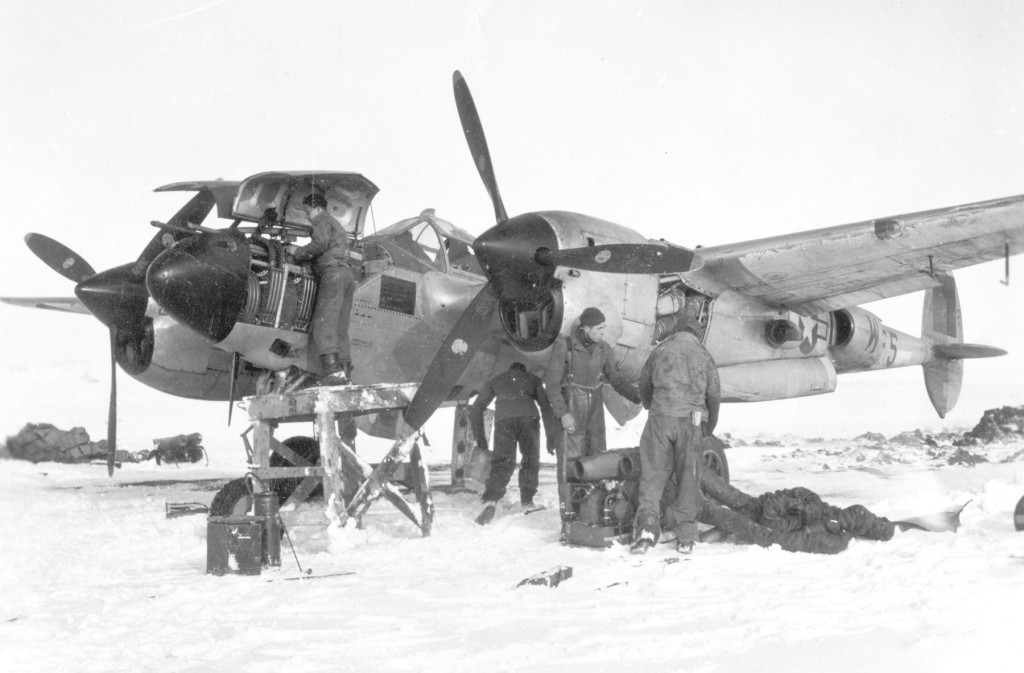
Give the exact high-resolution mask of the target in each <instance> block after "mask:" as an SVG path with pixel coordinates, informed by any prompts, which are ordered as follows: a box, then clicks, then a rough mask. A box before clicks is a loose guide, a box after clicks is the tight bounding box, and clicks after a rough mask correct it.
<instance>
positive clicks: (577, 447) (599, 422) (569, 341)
mask: <svg viewBox="0 0 1024 673" xmlns="http://www.w3.org/2000/svg"><path fill="white" fill-rule="evenodd" d="M606 327H607V324H606V322H605V316H604V313H602V312H601V311H600V309H598V308H595V307H593V306H591V307H589V308H587V309H584V311H583V313H581V314H580V319H579V324H578V326H576V327H575V328H574V329H573V330H572V332H571V333H570V334H569V335H568V336H566V337H564V338H560V339H558V340H557V341H555V344H554V348H553V349H552V351H551V360H550V361H549V362H548V369H547V373H546V374H545V377H544V386H545V387H546V388H547V391H548V400H549V401H550V402H551V409H552V411H553V412H554V414H555V417H556V418H558V419H560V420H561V423H562V428H563V432H562V433H561V435H562V436H561V438H560V441H559V442H558V443H557V445H556V449H557V451H558V454H557V458H558V500H559V506H560V510H561V514H562V522H563V523H565V522H566V521H570V520H572V515H573V512H572V504H571V502H570V499H571V496H572V487H571V485H569V484H568V483H566V464H567V463H568V461H570V460H574V459H576V458H581V457H583V456H593V455H595V454H598V453H601V452H603V451H605V450H606V446H605V436H604V395H603V393H602V390H601V387H602V385H603V384H604V383H605V382H608V383H610V384H611V385H612V387H613V388H615V390H616V391H617V392H618V393H619V394H620V395H622V396H623V397H625V398H626V399H627V400H629V401H631V402H633V403H634V404H638V403H639V402H640V393H639V391H638V390H637V387H636V385H634V384H632V383H630V382H629V381H627V380H626V378H625V377H624V376H623V375H622V373H621V372H620V371H619V369H618V367H617V366H616V365H615V354H614V353H613V352H612V347H611V346H610V345H608V344H607V343H605V341H604V333H605V329H606Z"/></svg>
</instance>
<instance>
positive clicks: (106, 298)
mask: <svg viewBox="0 0 1024 673" xmlns="http://www.w3.org/2000/svg"><path fill="white" fill-rule="evenodd" d="M215 203H216V202H215V199H214V198H213V194H211V193H210V192H209V191H200V192H199V193H198V194H196V195H195V196H194V197H193V198H192V199H190V200H189V202H188V203H186V204H185V205H184V206H183V207H182V208H181V209H179V210H178V212H177V213H175V215H174V216H173V217H172V218H171V220H170V221H169V224H171V223H173V224H174V225H175V226H180V227H183V228H184V227H186V225H187V223H189V222H192V223H198V222H201V221H202V220H203V219H204V218H205V217H206V215H207V214H208V213H209V212H210V209H211V208H212V207H213V206H214V205H215ZM184 235H186V234H181V233H176V232H171V231H160V232H159V233H157V234H156V236H154V237H153V239H152V240H151V241H150V242H149V244H148V245H147V246H146V247H145V248H144V249H143V251H142V253H141V254H140V255H139V257H138V258H137V259H136V260H135V262H132V263H129V264H124V265H121V266H117V267H114V268H112V269H107V270H106V271H101V272H99V273H96V271H95V270H94V269H93V268H92V266H90V264H89V263H88V262H87V261H85V259H84V258H82V257H81V256H80V255H79V254H78V253H76V252H74V251H73V250H71V249H70V248H68V247H67V246H65V245H64V244H62V243H60V242H58V241H55V240H53V239H52V238H49V237H48V236H44V235H42V234H35V233H30V234H26V235H25V244H26V245H27V246H28V248H29V250H31V251H32V252H33V253H35V255H36V257H38V258H39V259H41V260H42V261H43V263H44V264H46V265H47V266H48V267H50V268H51V269H53V270H54V271H56V272H57V273H59V274H60V275H62V276H64V277H65V278H67V279H68V280H70V281H72V282H74V283H76V285H75V296H77V297H78V299H79V300H80V301H81V302H82V303H83V304H84V305H85V307H86V308H87V309H89V312H90V313H92V314H93V315H94V316H96V318H97V319H98V320H99V321H100V322H102V323H103V324H104V325H106V326H107V328H108V329H109V330H110V404H109V409H108V413H107V474H108V475H110V476H113V474H114V467H115V466H116V465H115V464H116V452H117V365H118V363H120V364H121V366H122V367H123V368H124V369H125V370H126V371H129V372H130V373H141V372H142V371H145V369H146V368H147V367H148V366H149V363H150V359H151V358H152V354H153V330H152V321H151V320H150V319H149V318H147V317H146V305H147V304H148V303H149V293H148V292H147V290H146V282H145V281H146V269H147V267H148V266H149V264H150V263H151V262H152V261H153V259H155V258H156V257H157V256H158V255H159V254H160V252H161V251H162V250H164V249H165V248H166V247H168V246H170V245H171V244H172V243H174V242H175V241H176V240H179V239H180V238H182V237H183V236H184Z"/></svg>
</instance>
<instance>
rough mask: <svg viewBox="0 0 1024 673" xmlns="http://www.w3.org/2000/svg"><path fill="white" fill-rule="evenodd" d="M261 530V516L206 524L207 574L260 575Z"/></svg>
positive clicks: (224, 518)
mask: <svg viewBox="0 0 1024 673" xmlns="http://www.w3.org/2000/svg"><path fill="white" fill-rule="evenodd" d="M263 526H264V520H263V517H261V516H211V517H210V518H209V519H208V520H207V524H206V572H207V573H210V574H213V575H226V574H229V573H230V574H238V575H259V574H260V570H261V567H262V561H261V558H260V557H261V555H262V552H263Z"/></svg>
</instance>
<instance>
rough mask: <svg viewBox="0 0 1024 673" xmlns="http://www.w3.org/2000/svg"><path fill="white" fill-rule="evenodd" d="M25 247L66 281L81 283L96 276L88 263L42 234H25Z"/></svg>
mask: <svg viewBox="0 0 1024 673" xmlns="http://www.w3.org/2000/svg"><path fill="white" fill-rule="evenodd" d="M25 245H27V246H28V249H29V250H31V251H32V252H33V253H35V256H36V257H38V258H39V259H41V260H43V263H44V264H46V266H48V267H50V268H51V269H53V270H54V271H56V272H57V273H59V274H60V275H62V276H64V277H65V278H67V279H68V280H70V281H72V282H75V283H81V282H82V281H83V280H85V279H86V278H88V277H89V276H94V275H96V272H95V271H93V268H92V267H91V266H89V262H87V261H85V260H84V259H82V257H81V256H80V255H79V254H78V253H76V252H75V251H74V250H72V249H71V248H69V247H67V246H66V245H64V244H63V243H58V242H57V241H55V240H53V239H52V238H50V237H49V236H43V235H42V234H25Z"/></svg>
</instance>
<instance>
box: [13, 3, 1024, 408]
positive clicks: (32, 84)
mask: <svg viewBox="0 0 1024 673" xmlns="http://www.w3.org/2000/svg"><path fill="white" fill-rule="evenodd" d="M0 12H2V14H0V34H2V36H3V40H2V42H0V50H2V51H0V55H2V56H3V59H2V62H3V65H2V66H0V76H2V91H3V94H2V101H3V107H2V123H3V134H2V142H3V163H2V170H3V178H4V185H5V186H6V188H7V189H6V193H7V194H8V196H9V198H10V203H9V204H8V208H7V209H6V213H7V217H6V218H5V222H4V225H3V226H2V227H0V249H2V250H4V258H3V264H2V265H0V295H5V296H9V295H67V294H70V293H71V289H72V288H71V285H70V283H68V282H67V281H65V280H64V279H63V278H61V277H60V276H58V275H57V274H56V273H54V272H52V271H50V270H49V269H48V268H46V267H45V266H44V265H43V264H42V263H41V262H39V261H38V260H37V259H35V257H34V256H33V255H32V254H31V253H30V252H29V251H28V250H27V248H25V246H24V244H23V242H22V237H23V236H24V234H25V233H26V232H28V231H38V232H41V233H45V234H47V235H49V236H52V237H54V238H57V239H58V240H60V241H62V242H63V243H65V244H66V245H68V246H69V247H71V248H72V249H74V250H76V251H77V252H78V253H80V254H81V255H82V256H83V257H85V259H87V260H88V261H89V262H90V263H91V264H92V265H93V266H94V267H95V268H96V269H104V268H108V267H111V266H114V265H117V264H123V263H125V262H128V261H131V260H134V258H135V256H136V255H137V254H138V252H139V251H141V249H142V248H143V246H144V245H145V244H146V242H147V241H148V240H149V239H150V238H151V237H152V236H153V234H154V233H155V230H154V229H153V228H152V227H150V226H149V224H148V223H149V221H150V220H153V219H166V218H167V217H169V216H170V215H171V214H172V213H173V212H174V211H175V210H176V209H177V208H178V206H179V205H181V203H183V202H184V200H185V199H186V198H187V195H182V194H154V193H153V192H152V190H153V189H154V188H156V187H158V186H160V185H163V184H166V183H170V182H175V181H181V180H193V179H211V178H218V177H223V178H229V179H241V178H243V177H245V176H248V175H251V174H254V173H258V172H261V171H266V170H287V169H335V170H350V171H356V172H360V173H363V174H364V175H366V176H367V177H369V178H370V179H371V180H373V181H374V182H375V183H376V184H377V185H378V186H379V187H380V189H381V191H380V194H379V195H378V196H377V198H376V201H375V203H374V217H375V221H376V226H377V228H382V227H384V226H386V225H387V224H390V223H392V222H395V221H397V220H400V219H403V218H406V217H410V216H412V215H415V214H417V213H419V212H420V211H421V210H422V209H423V208H427V207H433V208H436V209H437V213H438V215H439V216H440V217H443V218H445V219H448V220H450V221H452V222H454V223H455V224H457V225H459V226H461V227H463V228H465V229H467V230H468V231H470V232H472V233H474V234H479V233H480V232H482V231H484V230H485V229H486V228H487V227H488V226H490V225H491V224H493V221H492V220H493V213H492V210H491V206H490V203H489V201H488V198H487V195H486V192H485V190H484V188H483V186H482V185H481V183H480V180H479V177H478V175H477V173H476V171H475V169H474V167H473V164H472V162H471V160H470V157H469V153H468V150H467V149H466V146H465V140H464V138H463V136H462V131H461V129H460V127H459V123H458V119H457V114H456V110H455V105H454V102H453V97H452V91H451V74H452V71H453V70H455V69H459V70H461V71H462V72H463V74H464V75H465V77H466V79H467V81H468V82H469V84H470V86H471V88H472V91H473V95H474V98H475V100H476V104H477V107H478V109H479V112H480V115H481V117H482V119H483V123H484V128H485V130H486V133H487V138H488V142H489V145H490V149H491V154H492V158H493V160H494V164H495V167H496V172H497V176H498V181H499V185H500V188H501V192H502V196H503V198H504V202H505V206H506V208H507V209H508V211H509V214H510V215H512V214H516V213H520V212H525V211H530V210H538V209H549V208H550V209H564V210H573V211H577V212H582V213H586V214H590V215H594V216H598V217H602V218H604V219H608V220H612V221H615V222H618V223H621V224H624V225H626V226H629V227H631V228H634V229H636V230H638V231H640V232H642V233H643V234H645V235H646V236H649V237H652V238H657V237H664V238H667V239H670V240H672V241H673V242H675V243H679V244H682V245H686V246H693V245H697V244H703V245H714V244H724V243H729V242H735V241H741V240H746V239H753V238H760V237H764V236H768V235H776V234H783V233H787V232H793V231H802V230H806V229H813V228H817V227H825V226H832V225H837V224H844V223H847V222H854V221H860V220H866V219H870V218H875V217H882V216H887V215H895V214H899V213H905V212H913V211H917V210H926V209H931V208H937V207H942V206H950V205H955V204H960V203H968V202H972V201H979V200H984V199H989V198H995V197H1000V196H1008V195H1011V194H1019V193H1024V40H1022V39H1021V36H1022V35H1024V5H1021V4H1020V3H1013V2H986V1H977V0H976V1H973V2H970V3H964V2H901V3H896V2H880V1H866V2H865V1H860V2H830V3H822V2H814V1H807V2H754V1H749V2H635V1H631V2H598V1H594V0H589V1H586V2H557V3H555V2H549V1H537V2H502V3H499V2H494V1H488V0H479V1H477V2H461V1H454V0H453V1H448V2H435V3H423V2H395V1H392V2H386V1H385V2H379V1H378V2H339V1H329V2H317V1H313V0H310V1H306V2H302V3H283V2H269V1H253V0H249V1H246V2H243V1H242V0H213V1H212V2H203V1H201V0H161V1H159V2H149V1H145V2H143V1H139V0H131V1H128V0H125V1H108V2H89V3H85V2H83V3H74V2H48V1H46V0H40V1H38V2H32V3H28V2H19V3H3V6H2V8H0ZM368 228H369V229H372V224H370V225H368ZM1014 264H1015V272H1016V278H1015V280H1016V282H1015V283H1013V284H1012V285H1011V286H1010V287H1009V288H1006V287H1004V286H1003V285H1001V284H1000V283H999V279H1000V278H1002V263H992V264H988V265H984V266H981V267H976V268H974V269H972V270H969V271H968V272H961V273H960V274H958V276H957V277H958V279H959V280H960V297H961V301H962V303H963V314H964V321H965V337H966V340H967V341H971V342H980V343H991V344H993V345H997V346H1002V347H1004V348H1007V349H1008V350H1010V351H1011V355H1010V356H1008V357H1006V358H1002V359H1001V360H993V361H982V362H969V363H967V374H966V377H965V385H964V392H963V395H962V397H961V405H960V408H958V410H957V411H956V412H954V415H953V416H952V417H951V418H952V419H953V420H960V421H961V422H964V423H966V422H968V421H973V420H976V418H977V415H978V412H979V411H980V409H982V408H984V407H985V406H991V405H992V404H994V403H1014V404H1020V403H1024V384H1022V381H1024V339H1022V338H1021V330H1022V328H1024V319H1022V318H1021V316H1020V312H1021V308H1022V307H1024V290H1022V286H1024V266H1022V264H1024V257H1020V258H1016V260H1015V261H1014ZM920 303H921V299H920V296H919V295H914V296H911V297H909V298H906V299H901V300H896V301H890V302H884V303H882V304H879V305H876V306H869V309H871V310H874V311H875V312H877V313H878V314H879V315H880V316H881V317H882V318H883V319H884V320H885V321H886V322H887V323H888V324H891V325H893V326H894V327H897V328H898V329H902V330H904V331H907V332H910V333H912V334H915V335H916V334H918V333H919V330H920ZM0 311H2V313H0V317H2V318H3V320H4V324H5V329H4V330H3V332H2V336H0V339H2V340H3V347H4V352H5V353H7V354H11V353H19V354H22V356H23V357H24V358H27V359H29V360H33V359H35V360H38V361H40V362H43V361H45V362H51V360H50V359H49V355H48V353H50V352H51V351H52V350H53V349H54V348H59V347H60V346H59V344H62V343H64V342H65V341H66V337H68V336H71V334H58V335H53V334H44V333H42V332H46V331H53V327H52V326H53V325H54V324H67V325H68V326H69V327H68V330H69V332H74V337H75V339H74V340H75V343H76V344H77V345H78V346H76V347H86V346H88V347H89V348H92V347H93V346H95V345H96V344H98V348H99V352H96V353H95V357H96V358H97V362H99V363H100V364H105V363H106V361H107V357H108V356H107V353H106V351H105V341H106V330H105V329H104V328H103V327H102V326H101V325H99V324H98V323H95V321H90V320H87V319H85V318H82V317H75V316H61V317H60V318H61V321H63V323H54V322H53V321H52V320H50V319H49V318H45V319H44V318H41V317H36V314H35V313H33V312H32V311H28V310H25V309H15V308H11V307H4V308H0ZM11 327H14V328H13V329H12V328H11ZM68 348H70V349H72V350H73V349H74V347H70V346H69V347H68ZM9 357H10V356H9ZM100 370H101V371H102V367H100ZM122 378H123V379H127V377H122ZM921 378H922V377H921V373H920V370H919V369H918V368H915V371H912V372H900V373H894V372H889V373H884V374H863V375H856V376H854V377H843V378H840V382H839V392H837V393H836V394H834V395H832V396H830V397H831V398H833V399H829V400H824V399H823V400H808V401H802V402H787V403H783V405H782V406H780V405H779V404H774V403H773V404H769V405H756V406H760V407H762V409H761V410H758V411H753V410H750V409H745V410H743V411H737V412H733V411H732V410H733V409H736V407H735V406H733V407H730V408H729V409H727V410H726V412H725V413H723V425H728V423H729V415H730V414H733V417H734V419H736V421H737V422H741V421H742V422H746V423H748V424H750V423H753V422H754V420H753V419H757V418H761V419H764V421H765V423H770V422H772V421H777V419H778V416H780V415H790V416H791V415H792V414H794V413H807V414H808V416H813V417H814V418H815V420H816V422H818V423H822V422H826V423H827V422H828V419H830V418H836V419H847V418H848V417H849V415H850V414H851V413H855V414H864V415H866V416H867V417H871V416H873V415H878V414H888V415H890V416H891V415H892V414H893V412H894V410H899V414H900V415H901V416H905V417H906V419H907V421H906V423H905V425H906V426H907V427H915V426H917V425H922V424H924V423H926V422H932V421H937V419H936V418H935V416H934V412H932V411H931V407H930V405H929V403H928V400H927V396H926V394H925V392H924V387H923V384H922V383H921ZM101 387H105V386H101ZM854 393H855V394H854ZM5 394H10V391H8V392H7V393H5ZM139 394H140V395H144V394H146V393H145V390H144V389H143V390H142V391H140V392H139ZM894 398H898V399H894ZM857 405H859V406H857ZM748 406H749V405H748ZM852 409H855V410H854V411H851V410H852ZM759 415H760V416H759ZM960 415H962V417H961V416H960ZM901 422H902V418H901ZM6 425H8V424H6V423H5V426H6Z"/></svg>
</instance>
